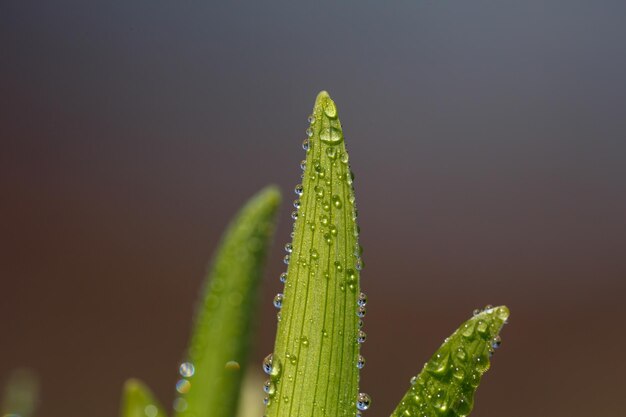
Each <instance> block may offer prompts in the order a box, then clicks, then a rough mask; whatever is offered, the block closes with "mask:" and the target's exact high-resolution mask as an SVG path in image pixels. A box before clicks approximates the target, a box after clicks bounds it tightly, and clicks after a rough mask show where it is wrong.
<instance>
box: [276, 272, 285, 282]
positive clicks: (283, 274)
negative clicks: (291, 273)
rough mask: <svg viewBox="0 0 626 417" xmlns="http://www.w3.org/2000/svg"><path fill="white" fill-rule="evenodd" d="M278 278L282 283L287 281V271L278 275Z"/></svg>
mask: <svg viewBox="0 0 626 417" xmlns="http://www.w3.org/2000/svg"><path fill="white" fill-rule="evenodd" d="M278 279H279V280H280V282H282V283H283V284H284V283H285V282H287V273H286V272H283V273H282V274H280V277H279V278H278Z"/></svg>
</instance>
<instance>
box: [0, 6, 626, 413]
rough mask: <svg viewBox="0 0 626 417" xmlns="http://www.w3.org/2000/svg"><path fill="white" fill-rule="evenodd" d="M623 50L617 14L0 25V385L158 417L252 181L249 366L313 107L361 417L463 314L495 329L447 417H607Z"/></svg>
mask: <svg viewBox="0 0 626 417" xmlns="http://www.w3.org/2000/svg"><path fill="white" fill-rule="evenodd" d="M625 51H626V3H624V2H622V1H594V2H590V1H579V0H568V1H546V0H542V1H516V2H513V1H471V2H470V1H402V2H395V3H394V2H374V1H354V0H353V1H343V2H336V3H324V2H321V1H314V2H308V3H300V4H294V3H292V2H287V1H285V2H276V3H272V4H266V3H263V2H252V1H250V2H211V1H191V0H189V1H166V0H152V1H124V2H104V1H102V2H85V1H78V0H76V1H69V0H63V1H48V2H31V1H3V2H0V139H1V151H0V192H1V199H0V213H1V215H0V242H1V245H2V248H1V250H0V294H1V302H0V380H4V379H5V378H6V377H7V376H8V374H9V372H10V370H11V369H13V368H16V367H29V368H32V369H34V370H36V371H37V372H38V373H39V375H40V376H41V384H42V386H41V388H42V398H41V404H40V408H39V414H38V415H39V416H46V417H60V416H64V417H79V416H80V417H82V416H86V415H89V416H91V417H110V416H114V415H116V414H117V412H118V404H119V396H120V392H121V386H122V383H123V381H124V380H125V379H126V378H127V377H131V376H135V377H139V378H142V379H143V380H145V381H147V382H148V384H149V385H150V386H151V387H152V388H153V389H154V391H155V392H156V394H157V395H158V397H159V398H160V399H161V400H162V401H163V402H164V403H165V404H171V401H172V399H173V398H174V382H175V379H176V372H177V364H178V363H179V361H180V360H181V358H182V357H183V353H184V349H185V345H186V343H187V338H188V336H189V330H190V320H191V317H192V313H193V307H194V303H195V300H196V296H197V292H198V289H199V288H200V285H201V279H202V277H203V274H204V271H205V268H206V265H207V261H208V260H209V258H210V255H211V253H212V251H213V250H214V249H215V247H216V244H217V242H218V239H219V236H220V234H221V232H222V230H223V228H224V226H225V224H226V223H227V222H228V220H229V219H230V217H231V215H232V214H233V213H234V212H235V211H236V210H237V209H238V208H239V206H240V205H241V204H242V203H243V202H244V201H245V200H246V199H247V198H248V197H249V196H250V195H251V194H253V193H254V192H255V191H256V190H258V189H259V188H261V187H262V186H264V185H266V184H268V183H275V184H278V185H279V186H280V187H281V189H282V190H283V191H284V193H285V201H284V204H283V209H282V213H281V217H280V225H279V228H278V230H277V243H276V245H275V246H274V249H273V251H272V254H271V257H270V259H269V260H268V267H267V274H266V277H265V281H264V284H263V293H262V294H261V295H260V299H259V300H260V304H259V309H260V311H261V312H262V314H260V316H259V323H258V333H257V343H256V348H255V351H254V355H253V357H252V359H251V360H252V361H253V362H254V366H257V365H258V364H259V363H260V362H261V359H262V357H263V356H264V355H265V354H267V353H268V352H269V351H271V350H272V345H273V337H274V332H275V311H274V308H273V307H272V306H271V299H272V297H273V295H274V293H276V292H277V291H278V290H279V288H280V283H279V281H278V275H279V273H280V272H282V268H283V265H282V262H281V257H282V253H281V252H282V249H281V246H282V243H284V242H285V241H286V240H287V239H288V234H289V230H290V227H291V219H290V218H289V214H288V213H289V212H290V209H289V206H290V204H291V201H292V200H293V197H294V195H293V192H292V190H293V186H294V185H295V183H296V182H297V181H298V179H299V167H298V164H299V162H300V160H301V159H302V158H303V156H304V152H303V150H302V149H301V146H300V143H301V141H302V139H303V138H304V130H305V128H306V127H307V122H306V117H307V115H308V114H309V112H310V109H311V108H312V105H313V101H314V99H315V96H316V94H317V92H318V91H319V90H321V89H327V90H328V91H329V92H330V93H331V95H332V96H333V98H334V99H335V100H336V102H337V104H338V106H339V111H340V117H341V119H342V122H343V125H344V130H345V132H346V139H347V146H348V148H349V150H350V154H351V161H352V168H353V170H354V172H355V174H356V182H355V185H356V193H357V194H356V195H357V202H358V204H359V221H360V225H361V229H362V234H361V243H362V244H363V246H364V248H365V253H364V260H365V262H366V268H365V269H364V271H363V276H362V286H363V288H364V289H365V290H366V292H367V293H368V295H369V300H370V302H369V305H368V317H367V319H366V324H365V329H366V331H367V333H368V342H367V343H366V344H365V345H364V348H363V352H364V355H365V356H366V358H367V360H368V361H367V366H366V367H365V369H364V371H363V372H362V384H361V387H362V390H363V391H365V392H368V393H369V394H371V395H372V397H373V400H374V403H373V406H372V408H371V410H370V411H368V412H367V416H385V415H389V413H390V412H391V411H392V409H393V407H394V405H395V404H396V402H397V401H398V400H399V399H400V397H401V396H402V394H403V393H404V391H405V389H406V388H407V386H408V381H409V378H410V377H411V376H412V375H414V374H415V372H416V371H417V370H418V369H420V368H421V365H422V363H423V362H424V361H425V360H426V359H427V358H428V357H429V356H430V355H431V354H432V352H434V350H435V349H436V347H437V346H438V345H439V344H440V343H441V341H442V340H443V339H444V337H446V336H447V335H448V334H449V333H450V332H452V331H453V330H454V329H455V328H456V326H457V325H458V324H459V323H461V322H462V321H463V320H465V319H466V318H467V317H468V316H469V315H470V314H471V311H472V310H473V309H474V308H476V307H481V306H484V305H485V304H488V303H490V304H507V305H508V306H509V307H510V308H511V310H512V317H511V320H510V324H509V325H508V326H507V327H506V328H505V329H504V332H503V340H504V341H503V345H502V348H501V349H500V350H499V351H498V353H497V354H496V356H495V358H494V362H493V367H492V370H491V371H490V372H489V373H488V374H487V375H486V377H485V379H484V383H483V384H482V385H481V388H480V389H479V392H478V397H477V401H476V408H475V411H474V415H475V416H483V417H495V416H507V417H527V416H552V417H558V416H568V417H578V416H581V417H582V416H585V417H588V416H617V415H623V413H624V403H623V399H622V397H623V392H624V389H626V382H624V375H626V360H624V357H625V356H624V352H625V351H626V336H625V333H624V325H625V323H626V307H625V306H624V297H625V290H626V76H625V74H626V53H625ZM259 390H261V387H260V386H259Z"/></svg>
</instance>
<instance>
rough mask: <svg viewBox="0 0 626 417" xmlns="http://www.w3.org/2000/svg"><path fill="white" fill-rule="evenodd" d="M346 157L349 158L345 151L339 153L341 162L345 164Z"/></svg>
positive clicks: (346, 161)
mask: <svg viewBox="0 0 626 417" xmlns="http://www.w3.org/2000/svg"><path fill="white" fill-rule="evenodd" d="M348 159H349V156H348V153H347V152H344V153H342V154H341V162H343V163H344V164H347V163H348Z"/></svg>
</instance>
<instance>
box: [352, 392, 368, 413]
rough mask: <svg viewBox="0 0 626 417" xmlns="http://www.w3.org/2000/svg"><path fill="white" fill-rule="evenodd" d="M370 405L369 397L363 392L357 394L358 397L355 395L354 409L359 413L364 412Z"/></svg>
mask: <svg viewBox="0 0 626 417" xmlns="http://www.w3.org/2000/svg"><path fill="white" fill-rule="evenodd" d="M370 405H372V399H371V398H370V396H369V395H367V394H366V393H364V392H361V393H359V395H357V397H356V408H358V409H359V410H361V411H365V410H367V409H368V408H370Z"/></svg>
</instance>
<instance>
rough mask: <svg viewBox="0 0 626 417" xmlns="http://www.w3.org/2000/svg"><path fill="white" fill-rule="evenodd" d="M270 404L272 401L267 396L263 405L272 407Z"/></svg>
mask: <svg viewBox="0 0 626 417" xmlns="http://www.w3.org/2000/svg"><path fill="white" fill-rule="evenodd" d="M270 402H271V401H270V397H267V396H266V397H265V398H263V404H264V405H270Z"/></svg>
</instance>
